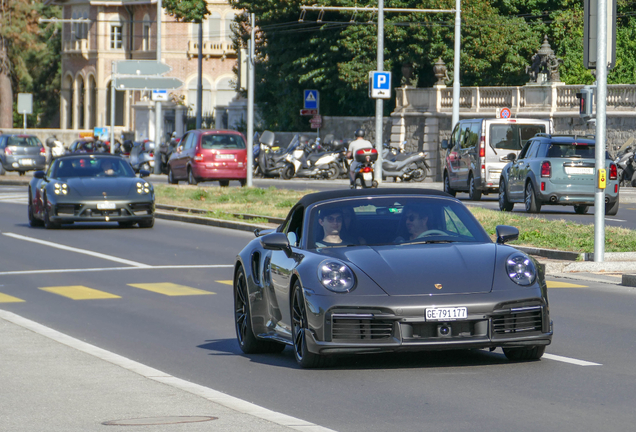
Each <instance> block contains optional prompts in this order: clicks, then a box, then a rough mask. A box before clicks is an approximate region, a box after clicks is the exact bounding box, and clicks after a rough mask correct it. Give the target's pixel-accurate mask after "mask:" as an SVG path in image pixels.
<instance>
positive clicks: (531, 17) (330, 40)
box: [231, 0, 636, 130]
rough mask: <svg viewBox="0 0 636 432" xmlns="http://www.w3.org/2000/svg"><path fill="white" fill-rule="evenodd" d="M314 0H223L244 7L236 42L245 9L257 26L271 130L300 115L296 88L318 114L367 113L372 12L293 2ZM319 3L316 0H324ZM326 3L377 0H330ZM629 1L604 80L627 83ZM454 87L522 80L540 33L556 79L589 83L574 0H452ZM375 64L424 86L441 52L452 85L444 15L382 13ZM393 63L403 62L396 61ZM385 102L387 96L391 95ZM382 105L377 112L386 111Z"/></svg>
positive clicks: (633, 27) (416, 3) (300, 124)
mask: <svg viewBox="0 0 636 432" xmlns="http://www.w3.org/2000/svg"><path fill="white" fill-rule="evenodd" d="M315 3H316V2H315V0H289V1H286V2H280V1H276V0H231V4H232V5H233V7H235V8H236V9H242V10H244V11H246V14H243V15H242V16H240V15H239V17H238V18H237V20H238V21H239V22H240V24H241V26H240V27H239V31H238V33H237V41H236V42H237V46H239V45H240V46H243V47H244V46H246V43H245V41H246V40H247V38H248V37H249V26H248V24H247V23H248V18H247V13H254V14H255V16H256V25H257V27H258V31H259V32H258V41H257V46H256V54H257V60H258V63H257V66H256V77H257V86H256V101H257V103H258V105H259V107H260V108H261V112H262V114H263V117H264V120H265V123H266V124H267V126H268V127H270V128H272V129H277V130H292V129H298V130H303V129H307V128H308V127H309V125H308V122H307V119H306V118H302V117H300V116H299V115H298V110H299V108H302V97H303V90H304V89H318V90H319V91H320V92H321V99H320V108H321V114H323V115H334V116H347V115H372V114H373V112H374V106H375V105H374V103H373V101H372V100H370V99H369V98H368V95H367V86H368V73H369V71H372V70H375V69H376V47H377V16H376V15H375V14H374V13H370V12H366V13H357V14H353V13H352V12H331V11H327V12H325V13H324V14H322V15H321V14H319V12H307V13H306V14H305V15H304V20H303V21H302V22H301V21H299V18H300V16H301V9H300V6H301V5H313V4H315ZM325 4H326V3H325ZM328 4H329V5H330V6H359V7H364V6H366V5H368V6H373V7H375V6H377V1H375V0H374V1H365V0H358V1H356V0H332V1H329V2H328ZM454 6H455V1H454V0H387V1H385V7H391V8H419V9H453V8H454ZM634 9H635V7H634V5H633V3H630V2H627V1H626V0H619V8H618V13H619V21H618V35H617V62H616V67H615V68H614V69H613V70H612V71H611V72H610V73H609V75H608V82H609V83H619V82H620V83H636V68H635V67H634V66H636V50H634V48H636V47H635V45H636V38H635V37H634V36H636V22H634V18H633V17H631V15H630V14H631V13H632V12H633V11H634ZM461 17H462V29H461V32H462V41H461V42H462V45H461V57H460V60H461V61H460V64H461V71H460V76H461V85H462V86H500V85H501V86H504V85H523V84H525V83H526V82H527V81H528V75H527V74H526V66H528V65H530V62H531V58H532V56H533V55H534V54H535V53H536V52H537V50H538V49H539V48H540V46H541V43H542V42H543V38H544V35H547V36H548V39H549V42H550V44H551V46H552V48H553V50H554V51H555V53H556V55H557V56H559V57H561V58H562V59H563V63H562V65H561V67H560V72H561V79H562V80H563V81H565V82H566V83H567V84H583V83H585V84H589V83H591V82H593V81H594V76H593V75H592V73H591V72H590V71H589V70H587V69H585V68H584V66H583V1H582V0H471V1H470V2H468V1H463V2H462V15H461ZM384 22H385V31H384V34H385V40H384V69H385V70H387V71H391V72H392V77H393V82H392V85H393V87H397V86H399V85H401V84H404V83H405V81H407V79H406V77H405V76H404V72H403V71H407V70H412V71H413V74H412V76H411V77H410V79H409V80H408V81H409V82H406V83H407V84H413V85H417V86H418V87H430V86H432V85H433V83H434V82H435V81H436V79H435V77H434V74H433V65H434V63H435V62H436V61H437V59H438V58H441V59H442V60H443V61H444V62H445V63H446V67H447V69H448V76H449V77H451V79H449V80H448V81H447V84H448V85H451V84H452V76H453V54H454V14H450V13H446V14H441V13H386V14H385V17H384ZM403 66H407V67H406V68H403ZM393 103H394V102H393ZM393 103H392V102H389V103H386V104H385V114H388V113H390V112H391V111H392V110H393V109H394V105H393Z"/></svg>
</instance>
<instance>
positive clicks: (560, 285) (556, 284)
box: [545, 281, 587, 288]
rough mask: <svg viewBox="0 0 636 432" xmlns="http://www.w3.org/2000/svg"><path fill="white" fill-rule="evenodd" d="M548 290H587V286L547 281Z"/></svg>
mask: <svg viewBox="0 0 636 432" xmlns="http://www.w3.org/2000/svg"><path fill="white" fill-rule="evenodd" d="M545 283H546V285H547V286H548V288H587V285H576V284H571V283H567V282H556V281H546V282H545Z"/></svg>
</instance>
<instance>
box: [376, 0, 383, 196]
mask: <svg viewBox="0 0 636 432" xmlns="http://www.w3.org/2000/svg"><path fill="white" fill-rule="evenodd" d="M377 57H378V59H377V65H376V69H377V71H378V72H383V71H384V0H378V51H377ZM383 113H384V99H381V98H377V99H376V100H375V149H376V150H377V151H378V160H377V161H376V163H375V169H374V170H373V172H374V173H375V174H374V175H375V181H377V182H378V184H381V183H382V117H383Z"/></svg>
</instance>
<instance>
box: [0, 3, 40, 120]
mask: <svg viewBox="0 0 636 432" xmlns="http://www.w3.org/2000/svg"><path fill="white" fill-rule="evenodd" d="M41 7H42V4H41V3H32V2H31V1H29V0H0V127H2V128H10V127H13V93H14V92H13V89H14V88H17V84H18V81H27V82H28V81H30V80H32V75H31V74H30V72H29V69H28V67H27V64H26V61H25V58H24V57H23V54H24V53H25V52H31V51H33V50H39V49H42V48H43V46H44V45H43V43H42V42H41V41H40V40H39V38H38V36H39V33H40V28H39V25H38V18H39V10H40V8H41Z"/></svg>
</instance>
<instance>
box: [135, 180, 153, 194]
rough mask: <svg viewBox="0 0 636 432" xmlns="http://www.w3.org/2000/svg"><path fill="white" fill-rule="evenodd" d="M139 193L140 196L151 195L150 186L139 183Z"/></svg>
mask: <svg viewBox="0 0 636 432" xmlns="http://www.w3.org/2000/svg"><path fill="white" fill-rule="evenodd" d="M137 193H138V194H147V193H150V184H149V183H147V182H146V183H142V182H137Z"/></svg>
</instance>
